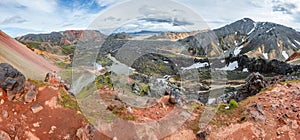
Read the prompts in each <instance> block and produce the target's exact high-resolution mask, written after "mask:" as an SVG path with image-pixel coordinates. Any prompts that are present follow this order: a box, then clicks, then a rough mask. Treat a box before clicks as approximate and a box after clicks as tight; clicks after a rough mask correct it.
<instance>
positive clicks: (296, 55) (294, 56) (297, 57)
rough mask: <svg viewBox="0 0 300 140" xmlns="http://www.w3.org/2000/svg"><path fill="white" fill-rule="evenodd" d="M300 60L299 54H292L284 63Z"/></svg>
mask: <svg viewBox="0 0 300 140" xmlns="http://www.w3.org/2000/svg"><path fill="white" fill-rule="evenodd" d="M299 59H300V52H296V53H294V54H292V55H291V56H290V57H289V58H288V59H287V60H286V61H287V62H297V60H299Z"/></svg>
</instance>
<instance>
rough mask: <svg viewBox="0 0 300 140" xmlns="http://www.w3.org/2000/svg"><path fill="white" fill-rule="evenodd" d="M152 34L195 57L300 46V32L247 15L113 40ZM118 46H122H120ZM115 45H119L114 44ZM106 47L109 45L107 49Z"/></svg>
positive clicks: (61, 38) (281, 55) (68, 34)
mask: <svg viewBox="0 0 300 140" xmlns="http://www.w3.org/2000/svg"><path fill="white" fill-rule="evenodd" d="M142 34H143V35H145V34H146V35H149V34H150V35H151V34H153V36H152V37H149V39H157V40H173V41H174V40H178V42H180V43H182V45H183V46H185V47H186V48H187V49H188V50H189V51H191V50H192V51H194V53H195V54H196V55H198V56H219V55H221V54H224V53H225V55H229V54H232V55H242V54H246V55H247V56H249V57H257V58H264V59H277V60H282V61H285V60H287V59H288V58H289V57H290V56H291V55H293V54H295V53H296V52H297V51H299V49H300V34H299V32H297V31H296V30H294V29H292V28H290V27H286V26H283V25H280V24H276V23H270V22H255V21H253V20H251V19H249V18H244V19H241V20H238V21H236V22H234V23H231V24H228V25H226V26H224V27H221V28H218V29H214V30H210V31H201V32H200V31H197V32H196V31H195V32H185V33H173V32H160V31H147V30H143V31H140V32H132V33H120V34H114V35H113V36H112V38H113V39H117V40H129V39H132V38H131V36H133V35H142ZM106 37H107V36H106V35H104V34H102V33H100V32H99V31H91V30H78V31H76V30H68V31H62V32H52V33H49V34H28V35H25V36H21V37H17V38H16V39H17V40H18V41H21V42H51V43H52V44H55V45H59V46H65V45H74V44H76V43H77V42H79V41H80V42H86V41H92V42H95V41H96V42H97V41H101V40H103V39H104V38H106ZM120 47H121V46H120ZM114 48H119V47H118V46H114ZM107 49H108V50H109V48H107Z"/></svg>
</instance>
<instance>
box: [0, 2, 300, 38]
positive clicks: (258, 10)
mask: <svg viewBox="0 0 300 140" xmlns="http://www.w3.org/2000/svg"><path fill="white" fill-rule="evenodd" d="M154 1H157V2H156V3H155V2H153V1H147V0H135V1H134V2H135V3H132V4H131V5H127V7H121V8H120V9H118V10H114V11H113V13H109V14H108V16H107V17H104V18H103V21H104V22H105V24H103V30H107V31H109V30H111V29H109V27H113V25H114V24H120V23H122V24H125V23H127V26H128V22H129V19H130V18H133V17H132V16H131V15H132V14H133V13H132V11H133V10H132V9H137V8H138V7H136V6H140V9H139V12H140V13H139V16H140V17H139V18H158V19H161V18H166V19H170V17H172V15H169V14H168V12H166V11H168V9H159V8H160V7H164V6H165V7H167V6H169V7H170V8H169V9H172V8H173V11H171V13H172V14H175V15H176V14H177V15H180V14H181V15H183V16H184V18H177V19H180V20H181V21H183V20H184V21H186V22H183V23H190V22H192V23H195V22H196V23H197V22H198V23H199V22H201V24H205V22H206V23H207V24H208V25H209V27H211V28H217V27H221V26H224V25H225V24H229V23H231V22H234V21H236V20H239V19H241V18H244V17H249V18H252V19H253V20H255V21H269V22H275V23H279V24H283V25H286V26H289V27H293V28H296V29H298V30H300V16H299V15H300V14H299V13H300V3H299V0H242V1H241V0H210V1H207V0H173V1H171V2H177V3H178V5H183V6H185V7H187V8H188V9H191V10H192V11H195V13H197V14H198V15H199V16H200V17H202V18H203V19H204V21H203V20H201V19H200V20H198V21H197V20H195V19H199V18H195V17H197V16H195V15H189V14H187V13H182V12H184V11H186V10H182V7H181V8H180V6H177V8H174V7H172V6H170V2H169V1H167V0H164V1H161V0H160V1H158V0H154ZM92 2H97V3H98V4H99V5H100V6H102V7H108V8H107V9H106V10H104V12H101V13H102V14H103V13H105V11H111V9H113V8H114V7H118V6H120V5H122V4H124V3H125V2H126V0H125V1H124V0H91V3H92ZM74 4H76V3H75V2H74ZM151 4H156V6H157V7H158V8H154V7H153V6H152V7H151ZM85 5H88V4H87V3H86V4H85ZM143 6H144V7H143ZM274 7H275V10H274ZM288 7H292V8H290V9H288ZM74 8H75V9H70V8H68V7H64V5H60V3H59V0H35V1H33V0H1V1H0V13H1V14H0V29H2V30H3V29H4V30H5V29H9V30H10V31H11V32H15V33H14V36H15V35H16V30H17V29H20V31H19V32H18V34H17V35H23V34H25V33H28V32H29V31H32V32H51V31H60V30H66V29H86V28H88V27H89V25H90V23H92V22H94V21H95V20H96V19H97V17H99V16H103V15H101V13H97V12H89V9H87V8H88V6H80V5H78V6H74ZM276 8H277V9H276ZM285 10H286V11H285ZM169 12H170V11H169ZM287 13H288V14H287ZM128 18H129V19H128ZM193 18H194V19H193ZM171 20H173V21H175V20H174V18H173V19H172V18H171ZM124 22H125V23H124ZM122 24H120V25H119V26H121V25H122ZM131 26H138V27H136V28H135V29H137V28H141V29H142V28H143V29H144V28H149V29H154V28H156V29H171V28H174V30H177V29H179V28H178V27H173V26H172V25H171V24H168V23H159V24H158V23H153V25H151V24H149V22H145V23H143V22H140V23H137V24H135V25H133V24H132V25H131ZM131 26H128V29H130V28H131V29H132V30H134V29H133V28H132V27H131ZM104 28H105V29H104ZM124 28H125V27H124ZM12 29H14V30H12ZM25 31H26V32H25Z"/></svg>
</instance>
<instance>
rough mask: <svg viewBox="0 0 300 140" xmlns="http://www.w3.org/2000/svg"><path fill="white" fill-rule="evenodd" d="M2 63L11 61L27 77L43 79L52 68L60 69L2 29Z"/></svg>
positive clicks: (0, 60) (0, 51) (0, 54)
mask: <svg viewBox="0 0 300 140" xmlns="http://www.w3.org/2000/svg"><path fill="white" fill-rule="evenodd" d="M0 63H9V64H11V65H12V66H14V67H15V68H17V69H18V70H19V71H21V72H22V73H23V74H24V75H25V76H26V77H27V78H32V79H43V78H44V77H45V74H46V73H47V72H49V71H51V70H55V71H58V70H59V69H58V68H57V67H56V66H54V65H53V64H51V63H50V62H48V61H47V60H45V59H44V58H42V57H41V56H39V55H37V54H35V53H34V52H32V51H31V50H30V49H28V48H27V47H26V46H25V45H23V44H21V43H19V42H18V41H16V40H15V39H13V38H11V37H10V36H8V35H6V34H5V33H4V32H2V31H0Z"/></svg>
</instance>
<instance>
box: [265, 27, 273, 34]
mask: <svg viewBox="0 0 300 140" xmlns="http://www.w3.org/2000/svg"><path fill="white" fill-rule="evenodd" d="M273 29H275V27H272V28H270V29H269V30H267V31H266V33H268V32H270V31H272V30H273Z"/></svg>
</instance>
